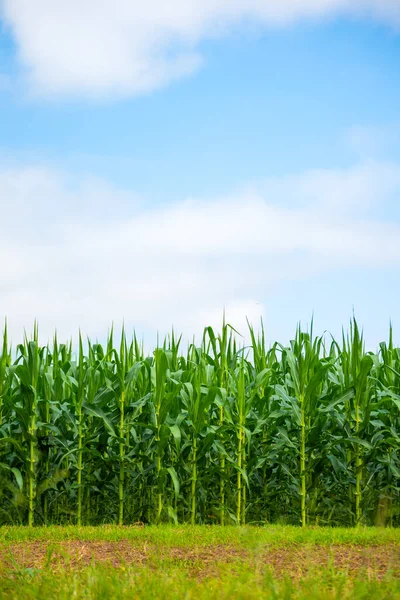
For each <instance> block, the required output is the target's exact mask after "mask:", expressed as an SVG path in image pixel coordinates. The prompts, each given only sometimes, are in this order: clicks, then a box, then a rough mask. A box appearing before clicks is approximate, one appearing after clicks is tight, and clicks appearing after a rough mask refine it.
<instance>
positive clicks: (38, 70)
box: [0, 0, 400, 97]
mask: <svg viewBox="0 0 400 600" xmlns="http://www.w3.org/2000/svg"><path fill="white" fill-rule="evenodd" d="M1 6H2V9H3V10H2V12H3V18H4V20H5V21H6V23H7V24H8V25H9V26H10V28H11V31H12V32H13V35H14V37H15V40H16V43H17V45H18V51H19V57H20V60H21V62H22V64H23V65H24V67H25V69H26V74H27V77H28V79H29V82H30V84H31V86H32V89H33V90H35V91H36V92H37V93H40V94H49V95H65V94H66V95H78V96H88V97H103V96H121V95H122V96H123V95H135V94H140V93H144V92H148V91H150V90H152V89H155V88H159V87H160V86H163V85H166V84H167V83H169V82H170V81H173V80H174V79H177V78H179V77H182V76H186V75H189V74H190V73H192V72H193V71H195V70H196V69H197V68H198V67H199V66H200V65H201V63H202V56H201V53H200V50H199V44H200V42H201V41H202V40H204V39H206V38H211V37H214V38H215V37H220V36H223V35H226V34H227V33H229V32H230V31H231V30H232V28H237V27H240V26H241V24H242V23H243V22H246V21H247V22H248V21H251V22H255V23H259V24H261V25H262V26H285V25H287V24H290V23H292V22H295V21H298V20H304V19H321V18H325V17H332V16H335V15H339V14H342V15H343V14H344V15H346V14H347V15H352V16H354V15H355V16H359V17H370V18H376V19H380V20H382V21H384V22H387V23H389V24H390V25H396V26H397V25H399V24H400V3H399V0H353V1H352V2H348V1H347V0H295V1H294V0H280V1H279V2H277V1H276V0H201V1H199V0H170V1H169V2H167V3H165V2H161V1H160V0H147V1H146V2H138V1H135V0H103V1H102V2H99V1H98V0H68V1H67V2H55V1H54V0H35V1H34V2H33V1H32V0H0V7H1Z"/></svg>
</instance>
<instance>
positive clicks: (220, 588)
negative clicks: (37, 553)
mask: <svg viewBox="0 0 400 600" xmlns="http://www.w3.org/2000/svg"><path fill="white" fill-rule="evenodd" d="M0 598H7V599H9V600H14V599H15V600H21V599H26V600H30V599H32V600H36V599H39V598H46V599H47V600H52V599H53V598H54V599H57V600H70V599H71V598H74V599H82V600H83V599H85V600H89V599H90V600H91V599H93V600H94V599H105V600H106V599H107V600H114V599H115V600H117V599H118V600H119V599H123V598H130V599H142V598H143V599H149V598H160V599H161V598H165V599H166V598H168V599H171V600H173V599H176V600H182V599H186V600H189V599H195V600H203V599H204V600H210V599H221V600H222V599H227V600H228V599H229V600H230V599H235V600H240V599H246V600H247V599H249V600H250V599H254V600H256V599H257V600H258V599H260V598H268V599H271V600H272V599H274V600H275V599H276V600H278V599H285V600H291V599H293V600H294V599H296V600H317V599H318V600H319V599H321V600H338V599H349V600H350V599H351V600H367V599H369V600H370V599H374V598H375V599H377V600H378V599H379V600H392V599H393V600H395V599H397V598H400V581H399V580H395V579H393V578H391V577H387V578H386V579H384V580H383V581H375V580H373V581H368V580H367V579H364V580H362V579H360V580H349V579H348V578H347V577H346V576H345V575H342V574H338V575H335V574H332V573H330V572H322V573H319V574H316V575H315V576H311V577H307V578H305V579H303V580H301V581H299V582H296V583H294V582H292V581H291V580H290V579H288V578H286V579H277V578H274V577H272V576H271V575H268V574H267V575H262V574H257V573H255V572H254V571H253V570H251V569H249V568H248V567H243V568H241V569H236V571H235V572H233V573H232V572H231V571H228V572H224V571H223V570H221V573H220V575H219V576H218V577H208V578H207V577H206V578H204V579H202V580H199V579H196V578H193V577H191V576H190V575H189V574H188V573H187V572H185V570H182V569H177V568H176V569H169V570H167V571H161V572H158V571H157V572H154V570H151V569H139V570H138V569H137V568H129V569H124V568H122V569H104V568H99V567H90V568H88V569H86V570H85V571H83V572H79V573H75V574H73V575H70V574H61V575H60V574H58V575H57V576H56V577H55V576H53V575H52V574H50V573H45V574H32V573H30V572H27V573H21V574H20V575H18V576H17V577H16V578H15V579H11V578H2V579H1V581H0Z"/></svg>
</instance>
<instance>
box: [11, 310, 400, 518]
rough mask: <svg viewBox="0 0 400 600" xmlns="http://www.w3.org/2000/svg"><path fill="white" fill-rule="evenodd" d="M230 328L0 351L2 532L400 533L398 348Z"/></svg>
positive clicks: (29, 344)
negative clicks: (272, 529)
mask: <svg viewBox="0 0 400 600" xmlns="http://www.w3.org/2000/svg"><path fill="white" fill-rule="evenodd" d="M249 332H250V342H251V343H250V346H249V347H245V348H243V347H239V345H238V339H239V337H238V336H237V332H235V330H234V329H233V328H232V327H231V326H230V325H229V324H227V323H225V321H224V323H223V325H222V330H221V333H220V334H216V333H215V332H214V331H213V329H212V328H210V327H208V328H206V329H205V331H204V335H203V338H202V342H201V345H200V346H196V345H195V344H194V343H193V344H191V345H190V346H189V348H188V350H187V352H186V353H183V352H181V350H180V339H178V338H176V336H175V335H174V333H172V335H171V336H169V337H168V338H167V339H166V340H165V341H164V343H163V344H162V345H161V346H159V347H158V348H156V349H155V351H154V353H153V354H152V355H151V356H145V355H144V352H143V349H142V347H141V345H140V344H139V343H138V341H137V339H136V337H134V338H133V340H132V341H131V342H128V340H127V337H126V334H125V332H124V331H122V334H121V341H120V343H119V345H118V348H115V347H114V341H113V338H114V332H113V331H111V333H110V334H109V338H108V340H107V343H106V345H105V347H103V346H101V345H100V344H97V343H96V344H92V343H91V342H90V341H88V342H87V344H85V343H84V342H83V340H82V338H80V339H79V346H78V352H77V356H75V355H74V352H73V351H72V345H71V344H59V342H58V340H57V337H55V338H54V340H53V343H52V344H50V345H46V346H40V344H39V341H38V330H37V327H36V326H35V329H34V334H33V336H32V339H28V338H25V340H24V342H23V343H22V344H20V345H18V346H17V348H16V351H15V352H14V353H13V352H12V351H11V348H10V346H9V341H8V336H7V328H6V327H5V329H4V333H3V344H2V351H1V355H0V523H21V524H29V525H32V524H33V523H37V524H43V523H44V524H51V523H54V524H68V523H77V524H79V525H80V524H99V523H111V522H116V523H119V524H123V523H132V522H137V521H141V522H150V523H159V522H166V521H169V522H172V523H178V522H191V523H192V524H195V523H217V522H220V523H222V524H223V523H226V524H229V523H231V524H233V523H238V524H244V523H245V522H253V523H263V522H284V523H293V524H296V523H301V524H302V525H306V524H321V525H322V524H330V525H360V524H380V525H385V524H389V525H398V524H399V523H400V349H399V348H396V347H395V346H394V344H393V334H392V330H390V334H389V341H388V343H382V344H381V345H380V347H379V351H378V352H377V353H376V354H373V353H368V352H365V349H364V343H363V339H362V333H361V332H360V330H359V328H358V325H357V323H356V321H355V320H353V321H352V322H351V326H350V330H349V333H348V334H347V335H343V339H342V341H341V343H340V344H339V343H338V342H337V341H335V340H332V341H331V342H330V344H328V343H327V339H326V337H315V336H313V333H312V328H311V332H304V331H302V330H301V329H300V328H298V329H297V331H296V335H295V337H294V339H293V340H292V341H291V342H290V343H289V345H288V346H283V345H281V344H278V343H276V344H274V345H273V346H272V347H271V348H269V349H267V347H266V344H265V336H264V331H263V328H261V332H260V334H259V335H257V334H256V333H255V331H254V329H253V328H252V327H251V326H249Z"/></svg>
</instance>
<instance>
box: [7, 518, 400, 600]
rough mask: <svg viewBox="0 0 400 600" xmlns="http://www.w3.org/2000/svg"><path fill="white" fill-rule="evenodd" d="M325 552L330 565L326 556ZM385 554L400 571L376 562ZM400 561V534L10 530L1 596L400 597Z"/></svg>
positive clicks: (19, 599) (168, 528) (163, 528)
mask: <svg viewBox="0 0 400 600" xmlns="http://www.w3.org/2000/svg"><path fill="white" fill-rule="evenodd" d="M89 543H90V544H91V545H90V548H91V549H92V550H93V549H97V550H99V548H102V547H103V546H102V545H104V547H105V546H107V548H108V552H109V554H108V555H107V556H106V558H105V561H104V562H101V563H100V562H99V560H101V556H100V554H97V555H96V556H94V554H93V555H90V554H89V555H87V556H86V559H85V560H82V555H83V550H82V549H83V548H84V547H85V544H88V545H89ZM29 544H31V545H29ZM110 548H111V550H110ZM114 548H115V551H114ZM120 549H121V554H119V550H120ZM122 550H124V553H122ZM334 551H335V552H336V553H341V552H342V551H343V555H344V556H348V554H346V553H349V552H350V553H352V554H351V555H352V556H353V557H354V556H355V557H357V556H358V555H363V553H366V552H369V556H370V557H372V558H371V561H370V564H369V565H368V566H365V567H361V568H358V569H353V567H354V566H355V565H352V564H350V563H349V564H346V562H343V561H342V563H341V566H340V567H337V566H336V567H335V563H334V554H333V552H334ZM39 553H41V556H42V559H41V561H39V560H38V554H39ZM57 553H58V558H60V557H61V561H60V560H59V562H57V561H55V559H54V557H55V554H57ZM266 553H267V554H266ZM323 553H325V557H327V556H328V557H332V559H329V560H325V562H323V561H321V560H319V559H320V556H322V554H323ZM380 553H381V554H382V556H386V558H387V560H388V561H392V562H391V564H392V565H394V569H395V570H393V569H392V570H391V568H389V569H386V570H385V572H383V571H382V569H380V567H379V565H375V564H374V558H375V557H376V556H378V555H379V554H380ZM143 554H145V560H141V559H140V555H143ZM266 555H267V556H269V557H272V556H274V557H275V563H274V562H273V560H271V561H270V562H269V561H268V560H266V559H265V556H266ZM397 555H398V556H399V558H400V530H399V529H384V528H359V529H357V530H354V529H343V528H300V527H292V526H273V525H270V526H266V527H220V526H190V525H186V526H172V525H160V526H148V527H118V526H100V527H74V526H70V527H59V526H53V527H47V528H46V527H34V528H27V527H2V528H0V599H3V598H4V599H10V600H14V599H15V600H24V599H27V600H29V599H32V600H39V599H42V598H46V600H52V599H53V598H54V599H57V600H64V599H65V600H70V599H72V598H73V599H78V600H80V599H82V600H83V599H85V600H91V599H93V600H94V599H99V600H100V599H101V600H102V599H105V600H108V599H115V600H117V599H118V600H120V599H125V598H129V599H131V598H133V599H138V600H140V599H142V598H143V599H147V598H160V599H164V598H168V599H172V600H174V599H177V600H178V599H179V600H181V599H188V600H189V599H195V600H203V599H204V600H209V599H214V598H215V599H225V598H226V599H231V598H232V599H239V600H240V599H242V598H243V599H253V598H254V599H259V598H267V599H276V600H278V599H285V600H291V599H293V600H308V599H310V600H314V599H315V600H317V599H323V600H339V599H349V600H350V599H351V600H361V599H363V600H364V599H365V600H367V599H368V600H371V599H372V600H373V599H376V600H386V599H387V600H392V599H393V600H395V599H397V598H400V577H399V572H398V563H396V556H397ZM282 557H283V558H282ZM113 559H116V560H115V562H114V563H113V564H112V560H113ZM277 559H278V562H279V561H280V560H281V559H282V562H279V565H278V567H277V564H276V560H277ZM291 560H292V562H291ZM281 565H282V568H279V567H280V566H281Z"/></svg>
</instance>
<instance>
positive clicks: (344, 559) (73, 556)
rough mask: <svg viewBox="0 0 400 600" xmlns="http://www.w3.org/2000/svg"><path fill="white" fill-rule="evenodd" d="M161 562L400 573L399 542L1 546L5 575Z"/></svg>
mask: <svg viewBox="0 0 400 600" xmlns="http://www.w3.org/2000/svg"><path fill="white" fill-rule="evenodd" d="M160 561H161V563H165V564H169V565H176V566H182V567H184V568H187V569H188V570H189V572H190V573H191V574H192V575H193V576H196V577H204V576H208V575H215V574H216V573H217V572H218V568H220V567H221V565H228V566H232V567H234V565H235V564H237V563H238V562H239V563H241V564H243V563H245V564H247V565H248V566H249V567H251V568H257V569H260V571H266V570H270V571H271V572H272V573H273V574H274V575H279V576H281V575H284V574H286V575H289V576H290V577H292V578H300V577H303V576H305V575H306V574H308V573H310V572H312V571H314V572H315V570H319V569H322V568H324V569H326V568H331V569H332V570H334V571H335V572H337V571H343V572H346V573H348V574H349V575H351V576H360V575H362V576H364V575H365V576H366V577H369V578H378V579H380V578H382V577H383V576H384V575H385V574H386V573H388V572H392V573H393V574H394V575H396V576H399V577H400V546H399V545H396V544H387V545H385V546H382V545H379V546H367V547H365V546H356V545H332V546H318V545H303V544H298V545H296V544H292V545H290V546H286V547H280V548H276V547H267V546H264V547H259V548H257V549H256V550H253V549H244V548H240V547H233V546H226V545H214V546H208V547H203V546H192V547H188V548H182V547H172V548H170V547H167V546H163V547H157V546H155V545H150V544H146V543H144V544H141V545H138V544H134V543H132V542H130V541H128V540H125V541H124V540H122V541H117V542H105V541H93V542H88V541H68V542H51V543H50V542H43V541H42V542H29V543H27V542H19V543H13V544H10V545H5V544H3V545H0V575H1V572H2V571H3V572H4V571H5V570H6V571H8V572H10V571H13V570H15V571H17V570H18V569H38V570H42V569H47V568H50V569H51V570H54V571H57V570H59V569H63V570H65V569H66V568H67V569H68V568H71V569H73V570H76V569H80V568H84V567H87V566H89V565H90V564H96V563H97V564H99V563H100V564H104V565H109V566H113V567H124V566H125V567H126V566H131V565H132V566H135V567H140V566H148V567H154V568H157V567H159V566H160Z"/></svg>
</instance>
